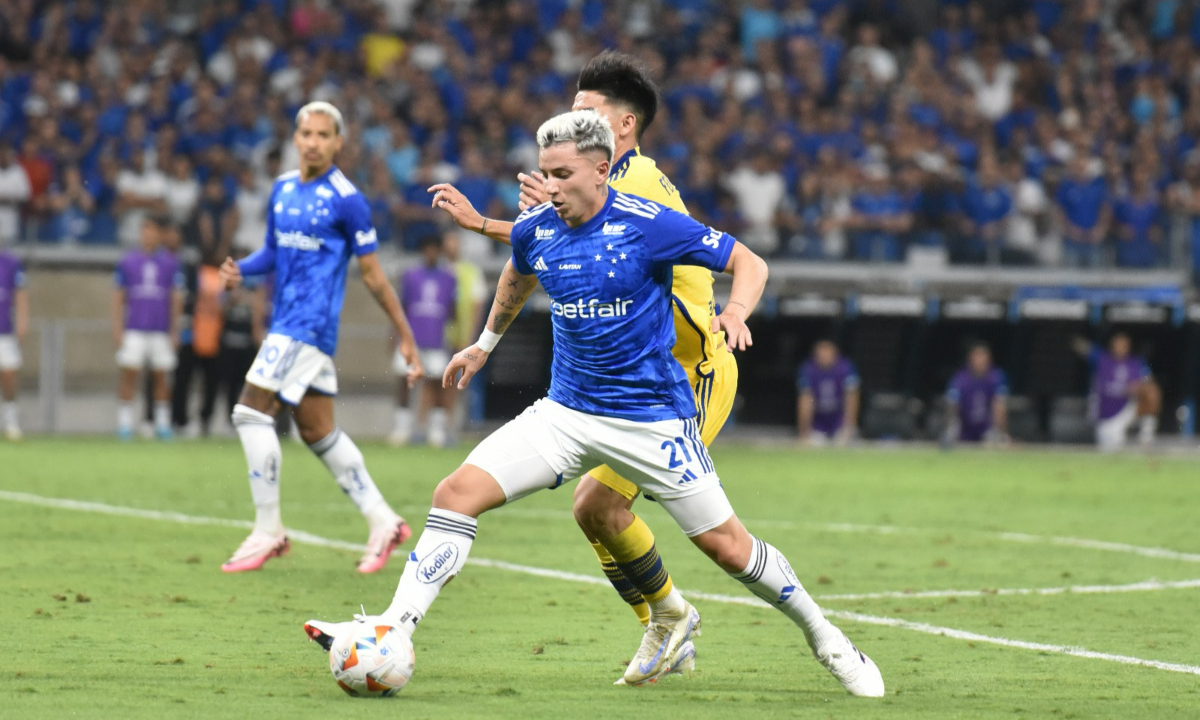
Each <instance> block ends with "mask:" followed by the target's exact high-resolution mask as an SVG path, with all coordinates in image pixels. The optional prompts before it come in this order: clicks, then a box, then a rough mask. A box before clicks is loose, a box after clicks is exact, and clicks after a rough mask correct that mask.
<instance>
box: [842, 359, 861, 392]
mask: <svg viewBox="0 0 1200 720" xmlns="http://www.w3.org/2000/svg"><path fill="white" fill-rule="evenodd" d="M861 383H862V379H861V378H860V377H859V376H858V368H856V367H854V363H852V362H850V361H849V360H847V361H846V379H845V380H843V381H842V389H844V390H857V389H858V386H859V385H860V384H861Z"/></svg>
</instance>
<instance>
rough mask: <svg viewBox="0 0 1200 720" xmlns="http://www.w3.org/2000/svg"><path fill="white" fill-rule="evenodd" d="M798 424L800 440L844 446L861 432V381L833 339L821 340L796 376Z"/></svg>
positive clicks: (808, 442)
mask: <svg viewBox="0 0 1200 720" xmlns="http://www.w3.org/2000/svg"><path fill="white" fill-rule="evenodd" d="M796 392H797V393H798V394H799V398H798V399H797V401H796V424H797V427H798V429H799V432H800V441H801V442H803V443H807V444H810V445H824V444H826V443H828V442H834V443H836V444H838V445H845V444H846V443H848V442H850V441H851V440H853V439H854V437H855V436H856V434H857V431H858V407H859V379H858V370H856V369H855V367H854V363H852V362H850V361H849V360H848V359H846V358H844V357H841V356H840V355H839V353H838V348H837V345H835V344H834V343H833V341H832V340H818V341H817V343H816V344H815V345H814V346H813V352H812V356H811V357H810V358H809V359H808V360H806V361H805V362H804V363H803V364H802V365H801V366H800V368H799V370H798V371H797V373H796Z"/></svg>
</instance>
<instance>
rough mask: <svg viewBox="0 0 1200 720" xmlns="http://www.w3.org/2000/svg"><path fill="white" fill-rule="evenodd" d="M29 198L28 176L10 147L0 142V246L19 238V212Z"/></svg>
mask: <svg viewBox="0 0 1200 720" xmlns="http://www.w3.org/2000/svg"><path fill="white" fill-rule="evenodd" d="M29 198H30V185H29V175H27V174H26V173H25V168H24V167H22V166H21V164H20V163H18V162H17V159H16V154H15V153H14V152H13V147H12V145H10V144H8V143H5V142H3V141H0V244H12V243H14V242H16V241H17V240H19V239H20V238H21V211H22V210H23V209H24V206H25V203H26V202H28V201H29Z"/></svg>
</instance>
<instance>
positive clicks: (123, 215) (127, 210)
mask: <svg viewBox="0 0 1200 720" xmlns="http://www.w3.org/2000/svg"><path fill="white" fill-rule="evenodd" d="M166 195H167V178H166V176H165V175H163V174H162V173H161V172H159V171H158V170H156V169H154V168H149V167H147V164H146V162H145V153H143V152H142V150H141V149H140V148H135V149H134V150H133V151H132V152H131V153H130V156H129V163H128V164H126V166H125V167H124V168H122V169H121V171H120V172H118V173H117V203H116V211H117V241H118V242H120V243H121V244H122V245H125V246H128V247H133V246H135V245H137V244H138V239H139V238H140V237H141V232H142V221H143V220H144V219H145V217H146V215H147V214H148V213H164V212H166V210H167V205H166Z"/></svg>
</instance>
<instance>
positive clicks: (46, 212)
mask: <svg viewBox="0 0 1200 720" xmlns="http://www.w3.org/2000/svg"><path fill="white" fill-rule="evenodd" d="M17 162H18V163H20V165H21V167H23V168H25V175H26V177H28V178H29V200H28V201H26V203H25V213H24V215H25V217H24V221H25V222H24V224H25V228H24V230H23V232H22V235H23V236H24V237H25V239H29V240H32V239H35V238H37V237H39V236H41V235H42V234H43V233H44V232H45V225H46V224H47V223H48V221H49V219H50V207H49V199H50V196H49V191H50V185H51V183H52V182H53V181H54V165H53V164H52V163H51V161H50V157H49V154H48V153H46V152H45V151H44V150H43V149H42V147H41V145H40V144H39V142H38V140H37V137H36V136H34V135H33V134H29V135H26V136H25V139H24V140H23V141H22V142H21V155H20V157H19V158H18V159H17Z"/></svg>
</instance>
